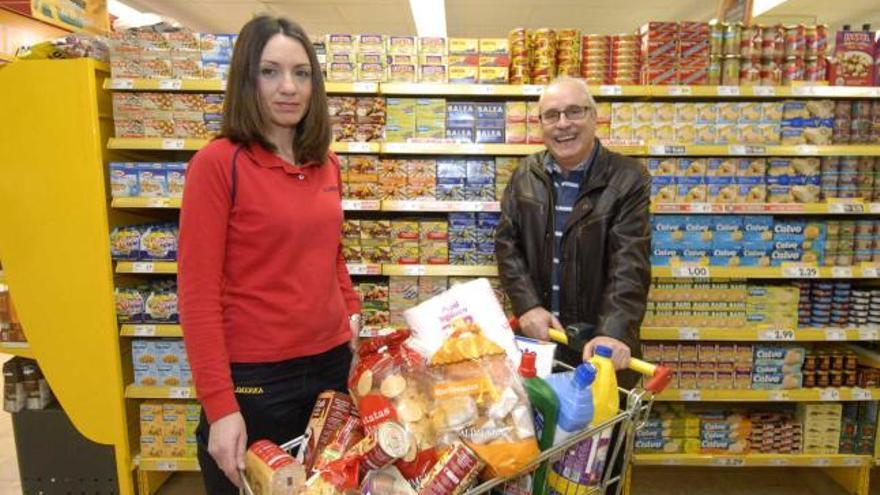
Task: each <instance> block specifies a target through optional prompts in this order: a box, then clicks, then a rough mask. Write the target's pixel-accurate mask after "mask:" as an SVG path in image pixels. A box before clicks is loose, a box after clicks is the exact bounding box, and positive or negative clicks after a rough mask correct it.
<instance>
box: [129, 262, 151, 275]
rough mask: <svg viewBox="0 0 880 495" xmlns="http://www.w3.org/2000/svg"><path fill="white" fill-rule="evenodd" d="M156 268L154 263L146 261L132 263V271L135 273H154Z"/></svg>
mask: <svg viewBox="0 0 880 495" xmlns="http://www.w3.org/2000/svg"><path fill="white" fill-rule="evenodd" d="M155 270H156V265H155V264H154V263H146V262H143V261H138V262H135V263H132V264H131V271H132V272H134V273H153V272H154V271H155Z"/></svg>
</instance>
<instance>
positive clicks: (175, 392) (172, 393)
mask: <svg viewBox="0 0 880 495" xmlns="http://www.w3.org/2000/svg"><path fill="white" fill-rule="evenodd" d="M191 397H192V392H191V391H190V389H189V387H171V388H170V389H169V390H168V398H170V399H189V398H191Z"/></svg>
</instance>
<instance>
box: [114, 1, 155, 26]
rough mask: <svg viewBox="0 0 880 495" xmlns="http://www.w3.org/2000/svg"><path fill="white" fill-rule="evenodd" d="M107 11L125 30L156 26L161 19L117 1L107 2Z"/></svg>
mask: <svg viewBox="0 0 880 495" xmlns="http://www.w3.org/2000/svg"><path fill="white" fill-rule="evenodd" d="M107 11H108V12H110V13H111V14H112V15H113V16H114V17H116V19H117V22H118V23H119V24H120V25H121V26H124V27H126V28H130V27H139V26H148V25H151V24H156V23H157V22H159V21H160V20H161V19H160V18H159V16H158V15H156V14H148V13H144V12H141V11H139V10H136V9H134V8H132V7H129V6H128V5H126V4H124V3H122V2H120V1H119V0H109V1H108V2H107Z"/></svg>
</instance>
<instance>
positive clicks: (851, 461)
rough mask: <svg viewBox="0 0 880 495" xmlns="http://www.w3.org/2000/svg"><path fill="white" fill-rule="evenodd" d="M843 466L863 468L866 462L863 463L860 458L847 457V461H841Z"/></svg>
mask: <svg viewBox="0 0 880 495" xmlns="http://www.w3.org/2000/svg"><path fill="white" fill-rule="evenodd" d="M841 464H843V465H844V466H849V467H853V466H861V465H862V464H864V461H862V460H861V459H859V458H858V457H847V458H846V459H844V460H843V461H841Z"/></svg>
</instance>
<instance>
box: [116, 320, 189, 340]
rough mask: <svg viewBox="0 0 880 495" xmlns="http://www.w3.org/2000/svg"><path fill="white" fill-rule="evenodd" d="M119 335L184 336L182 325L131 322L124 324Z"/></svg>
mask: <svg viewBox="0 0 880 495" xmlns="http://www.w3.org/2000/svg"><path fill="white" fill-rule="evenodd" d="M119 335H121V336H123V337H183V330H182V329H181V327H180V325H160V324H152V323H145V324H131V325H122V326H121V327H120V331H119Z"/></svg>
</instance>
